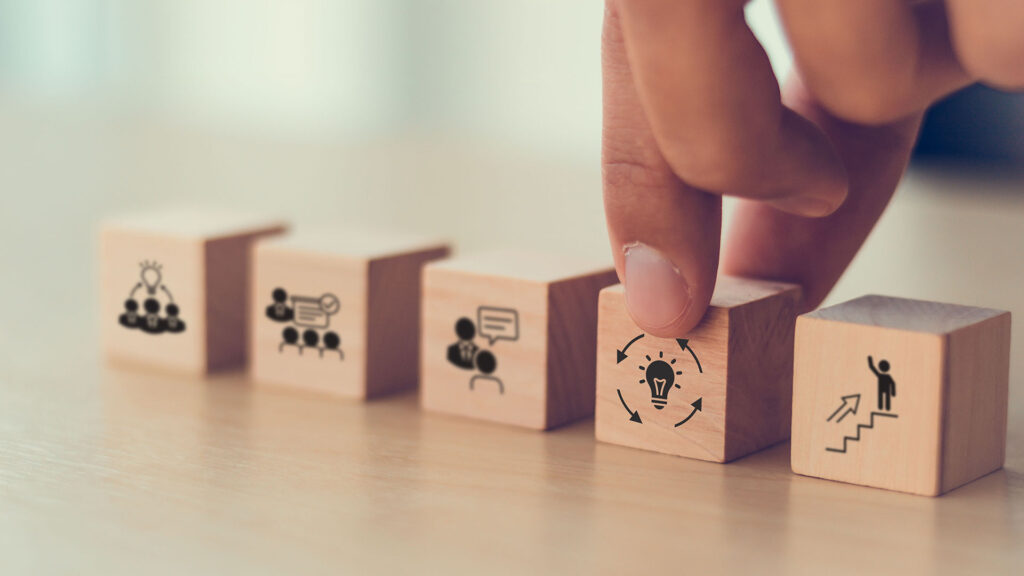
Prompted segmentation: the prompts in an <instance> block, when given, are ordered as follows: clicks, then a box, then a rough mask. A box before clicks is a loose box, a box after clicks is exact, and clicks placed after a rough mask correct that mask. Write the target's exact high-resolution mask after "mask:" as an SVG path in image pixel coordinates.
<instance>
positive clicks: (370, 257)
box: [251, 230, 448, 398]
mask: <svg viewBox="0 0 1024 576" xmlns="http://www.w3.org/2000/svg"><path fill="white" fill-rule="evenodd" d="M447 254H448V246H447V244H445V243H444V242H442V241H439V240H436V239H428V238H422V237H414V236H409V235H404V234H388V233H383V232H379V231H358V230H346V231H333V232H303V233H300V234H296V235H290V236H285V237H281V238H274V239H271V240H267V241H265V242H260V243H259V244H258V245H257V247H256V250H255V251H254V255H253V259H254V262H253V268H254V270H255V282H254V283H253V289H254V292H253V294H252V308H251V316H252V323H253V326H254V327H255V329H254V330H253V332H252V342H251V348H252V352H251V355H252V360H253V361H252V375H253V377H254V379H255V380H256V381H257V382H264V383H271V384H278V385H283V386H291V387H297V388H305V389H310V390H315V391H319V392H326V393H330V394H335V395H339V396H346V397H350V398H370V397H373V396H379V395H382V394H387V393H390V392H394V391H397V390H403V389H408V388H412V387H415V385H416V382H417V369H418V367H419V361H418V354H419V341H418V338H419V322H420V276H421V271H422V268H423V265H424V264H425V263H426V262H428V261H430V260H436V259H438V258H443V257H445V256H446V255H447Z"/></svg>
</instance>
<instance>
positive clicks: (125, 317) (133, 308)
mask: <svg viewBox="0 0 1024 576" xmlns="http://www.w3.org/2000/svg"><path fill="white" fill-rule="evenodd" d="M118 322H120V323H121V326H124V327H125V328H130V329H133V330H134V329H135V328H138V327H139V303H138V302H136V301H135V299H134V298H129V299H127V300H125V301H124V314H121V316H120V317H119V318H118Z"/></svg>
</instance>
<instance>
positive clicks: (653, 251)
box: [602, 0, 1024, 337]
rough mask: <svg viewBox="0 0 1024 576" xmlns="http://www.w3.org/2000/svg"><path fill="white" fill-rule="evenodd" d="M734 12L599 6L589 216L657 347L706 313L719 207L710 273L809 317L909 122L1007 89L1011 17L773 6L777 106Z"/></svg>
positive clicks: (893, 2)
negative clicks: (937, 107)
mask: <svg viewBox="0 0 1024 576" xmlns="http://www.w3.org/2000/svg"><path fill="white" fill-rule="evenodd" d="M744 4H745V2H744V1H743V0H608V1H607V7H606V15H605V25H604V37H603V69H604V134H603V150H602V168H603V178H604V198H605V212H606V217H607V221H608V230H609V237H610V240H611V244H612V250H613V254H614V256H615V266H616V270H617V271H618V274H619V278H620V280H622V282H623V284H624V285H625V288H626V302H627V306H628V308H629V311H630V314H631V315H632V316H633V319H634V320H635V321H636V322H637V324H638V325H639V326H640V327H641V328H642V329H643V330H645V331H646V332H649V333H651V334H654V335H656V336H663V337H671V336H681V335H683V334H685V333H686V332H688V331H689V330H690V329H692V328H693V327H694V326H696V325H697V323H698V322H699V321H700V319H701V318H702V317H703V315H704V312H705V310H706V309H707V306H708V303H709V301H710V299H711V294H712V292H713V290H714V285H715V278H716V275H717V272H718V269H719V244H720V242H721V197H722V196H723V195H730V196H738V197H741V198H743V200H741V201H740V203H739V206H737V211H736V213H735V218H734V222H733V226H732V229H731V233H730V235H729V237H728V238H727V239H726V241H725V250H724V254H722V257H721V268H722V272H724V273H726V274H732V275H737V276H745V277H754V278H767V279H775V280H784V281H789V282H794V283H797V284H800V285H801V286H803V289H804V301H803V305H804V307H805V308H807V309H810V308H813V307H815V306H817V305H818V304H819V303H820V302H821V301H822V300H823V299H824V297H825V296H826V295H827V294H828V292H829V290H831V288H832V286H833V285H834V284H835V282H836V281H837V280H838V279H839V276H840V275H841V274H842V273H843V271H844V270H845V269H846V267H847V265H848V264H849V262H850V261H851V260H852V259H853V256H854V255H855V254H856V252H857V250H858V249H859V248H860V246H861V244H862V243H863V241H864V239H865V238H866V237H867V235H868V233H869V232H870V231H871V228H872V227H873V226H874V224H875V222H877V220H878V218H879V217H880V216H881V214H882V211H883V210H884V209H885V206H886V204H887V203H888V201H889V199H890V197H891V196H892V193H893V191H894V190H895V188H896V185H897V183H898V182H899V179H900V177H901V176H902V173H903V170H904V169H905V167H906V164H907V161H908V160H909V157H910V152H911V149H912V147H913V145H914V140H915V139H916V135H917V130H918V127H919V124H920V120H921V117H922V115H923V110H924V109H925V108H926V107H927V106H928V105H929V104H930V103H931V102H933V101H934V100H936V99H938V98H940V97H942V96H944V95H945V94H948V93H950V92H952V91H954V90H956V89H958V88H960V87H962V86H965V85H967V84H969V83H971V82H973V81H975V80H979V79H980V80H983V81H987V82H989V83H992V84H995V85H999V86H1002V87H1011V88H1013V87H1021V86H1024V34H1020V33H1019V31H1020V30H1024V3H1021V2H1014V1H1013V0H948V1H947V2H944V3H943V2H906V1H903V0H859V1H857V2H846V1H842V0H778V1H777V4H778V7H779V11H780V15H781V16H782V19H783V21H784V23H785V27H786V29H787V34H788V36H789V38H790V42H791V44H792V47H793V50H794V59H795V62H796V68H797V69H798V70H799V71H800V75H799V76H797V75H795V74H794V75H793V76H792V77H791V78H789V79H788V81H787V82H786V86H785V90H782V91H780V89H779V86H778V83H777V81H776V79H775V76H774V74H773V73H772V70H771V66H770V64H769V62H768V58H767V56H766V55H765V53H764V50H763V49H762V48H761V46H760V45H759V44H758V42H757V40H756V39H755V38H754V36H753V34H752V33H751V31H750V30H749V28H748V27H747V25H746V22H745V20H744V15H743V6H744ZM947 7H948V8H947ZM947 22H949V23H948V24H947ZM947 30H952V38H951V37H950V34H949V33H948V32H947Z"/></svg>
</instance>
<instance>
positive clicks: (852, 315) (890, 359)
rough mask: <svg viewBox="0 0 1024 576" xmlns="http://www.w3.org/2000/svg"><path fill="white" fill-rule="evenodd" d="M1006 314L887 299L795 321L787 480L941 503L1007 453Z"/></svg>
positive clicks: (861, 302) (996, 464) (868, 300)
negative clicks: (799, 477) (821, 481)
mask: <svg viewBox="0 0 1024 576" xmlns="http://www.w3.org/2000/svg"><path fill="white" fill-rule="evenodd" d="M1009 366H1010V314H1009V313H1008V312H1002V311H999V310H990V309H986V308H972V307H967V306H957V305H953V304H939V303H936V302H922V301H918V300H906V299H903V298H889V297H885V296H864V297H862V298H858V299H856V300H851V301H849V302H846V303H843V304H839V305H836V306H832V307H829V308H824V309H821V310H818V311H816V312H811V313H809V314H804V315H803V316H801V317H800V318H799V319H798V320H797V332H796V368H795V377H794V378H795V379H794V397H793V443H792V446H793V448H792V464H793V471H794V472H796V473H798V474H805V475H808V476H817V477H819V478H827V479H829V480H839V481H842V482H851V483H854V484H862V485H865V486H874V487H878V488H886V489H889V490H899V491H901V492H912V493H914V494H924V495H928V496H937V495H939V494H942V493H944V492H947V491H949V490H952V489H954V488H956V487H958V486H961V485H963V484H966V483H967V482H970V481H971V480H974V479H975V478H978V477H980V476H983V475H985V474H988V473H989V472H992V471H994V470H998V469H999V468H1001V467H1002V465H1003V459H1004V456H1005V452H1006V403H1007V393H1008V386H1009V370H1010V368H1009Z"/></svg>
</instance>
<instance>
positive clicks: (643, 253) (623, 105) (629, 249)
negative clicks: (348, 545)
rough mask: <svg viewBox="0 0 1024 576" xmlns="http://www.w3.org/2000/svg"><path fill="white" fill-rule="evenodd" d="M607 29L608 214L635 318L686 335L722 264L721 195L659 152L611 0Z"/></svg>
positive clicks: (665, 332) (662, 331)
mask: <svg viewBox="0 0 1024 576" xmlns="http://www.w3.org/2000/svg"><path fill="white" fill-rule="evenodd" d="M608 6H609V9H608V11H607V12H606V14H605V24H604V35H603V42H602V44H603V50H602V51H603V58H602V67H603V74H604V80H603V82H604V135H603V142H602V176H603V184H604V204H605V217H606V219H607V222H608V234H609V238H610V241H611V244H612V253H613V255H614V257H615V267H616V270H617V271H618V274H619V279H620V280H621V281H622V283H623V284H624V285H625V290H626V306H627V307H628V309H629V313H630V315H631V316H632V317H633V320H634V321H635V322H636V323H637V325H638V326H639V327H640V328H641V329H642V330H644V331H645V332H648V333H650V334H653V335H655V336H659V337H666V338H668V337H681V336H684V335H685V334H686V333H687V332H688V331H690V330H691V329H692V328H693V327H694V326H696V325H697V323H698V322H700V319H701V318H702V317H703V315H704V312H705V311H706V309H707V306H708V303H709V302H710V301H711V294H712V292H714V287H715V277H716V274H717V270H718V253H719V243H720V239H721V221H722V201H721V198H720V197H719V196H716V195H712V194H707V193H705V192H702V191H700V190H697V189H695V188H693V187H690V186H687V185H686V184H685V183H683V182H682V181H681V180H680V179H679V178H678V177H676V176H675V174H674V173H673V172H672V169H671V168H670V166H669V165H668V163H667V162H666V161H665V159H664V157H663V156H662V155H661V152H660V151H659V148H658V146H657V143H656V142H655V139H654V135H653V133H652V132H651V129H650V126H649V124H648V121H647V118H646V115H645V114H644V111H643V109H642V107H641V104H640V100H639V98H638V96H637V92H636V89H635V86H634V82H633V77H632V74H631V71H630V66H629V63H628V61H627V58H626V51H625V46H624V44H623V37H622V31H621V27H620V24H619V18H618V14H617V13H616V12H615V9H614V4H613V3H609V4H608Z"/></svg>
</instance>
